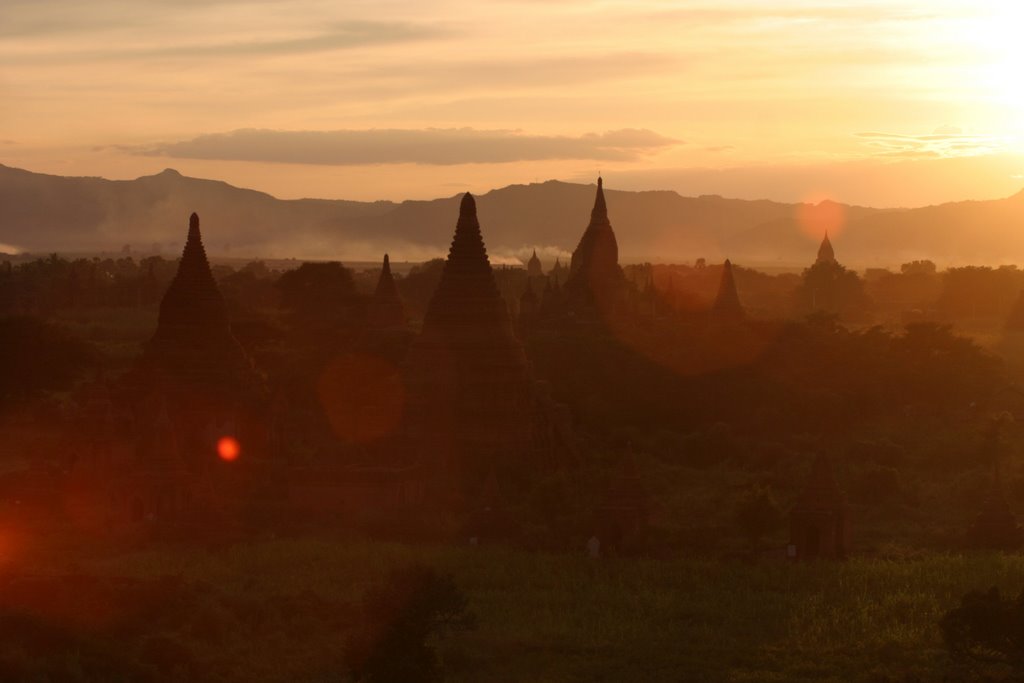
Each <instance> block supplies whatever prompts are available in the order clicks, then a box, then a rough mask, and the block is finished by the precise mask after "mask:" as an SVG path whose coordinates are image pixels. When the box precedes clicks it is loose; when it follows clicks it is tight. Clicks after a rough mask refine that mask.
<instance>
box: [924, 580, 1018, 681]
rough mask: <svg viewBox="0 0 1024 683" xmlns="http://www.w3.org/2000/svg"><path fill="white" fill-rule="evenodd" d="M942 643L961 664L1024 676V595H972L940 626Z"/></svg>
mask: <svg viewBox="0 0 1024 683" xmlns="http://www.w3.org/2000/svg"><path fill="white" fill-rule="evenodd" d="M939 628H940V629H941V630H942V639H943V641H944V642H945V644H946V649H947V650H948V651H949V654H950V656H951V657H952V658H953V659H954V661H956V662H958V663H972V664H999V665H1004V666H1006V667H1009V669H1010V670H1011V672H1012V673H1013V674H1014V675H1015V676H1019V675H1021V674H1024V592H1022V593H1021V594H1020V595H1018V596H1017V597H1016V598H1004V597H1003V596H1002V595H1000V593H999V589H998V588H995V587H992V588H990V589H989V590H988V591H987V592H986V591H971V592H970V593H968V594H967V595H965V596H964V597H963V598H962V599H961V600H960V606H959V607H956V608H954V609H951V610H950V611H949V612H946V614H945V615H944V616H943V617H942V620H941V621H940V622H939Z"/></svg>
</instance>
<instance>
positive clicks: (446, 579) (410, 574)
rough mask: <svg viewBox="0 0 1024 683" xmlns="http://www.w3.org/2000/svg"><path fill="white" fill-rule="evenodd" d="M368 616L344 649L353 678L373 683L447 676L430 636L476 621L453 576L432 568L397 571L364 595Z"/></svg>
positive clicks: (427, 682) (420, 682)
mask: <svg viewBox="0 0 1024 683" xmlns="http://www.w3.org/2000/svg"><path fill="white" fill-rule="evenodd" d="M363 619H364V623H363V628H362V630H361V631H360V632H359V633H358V634H356V635H355V636H353V637H352V638H351V639H350V640H349V642H348V644H347V647H346V648H345V663H346V665H347V666H348V667H349V669H350V670H351V672H352V675H353V678H355V679H356V680H358V681H367V682H368V683H433V682H435V681H441V680H444V675H443V671H442V668H441V662H440V660H439V659H438V657H437V653H436V652H435V651H434V649H433V648H432V647H430V646H429V645H427V639H428V638H430V637H432V636H443V635H444V634H445V633H447V632H450V631H456V630H465V629H469V628H473V627H474V626H475V617H474V616H473V615H472V614H470V613H469V612H468V611H467V600H466V596H465V595H464V594H463V593H462V591H460V590H459V589H458V587H457V586H456V585H455V581H454V580H453V579H452V577H450V576H441V575H438V574H437V573H436V572H434V570H433V569H430V568H427V567H412V568H410V569H405V570H402V571H399V572H396V573H394V574H392V576H391V578H390V579H389V580H388V581H387V582H386V583H385V584H384V585H382V586H379V587H377V588H375V589H372V590H370V591H369V592H368V593H367V594H366V596H365V597H364V598H363Z"/></svg>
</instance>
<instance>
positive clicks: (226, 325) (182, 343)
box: [140, 213, 262, 398]
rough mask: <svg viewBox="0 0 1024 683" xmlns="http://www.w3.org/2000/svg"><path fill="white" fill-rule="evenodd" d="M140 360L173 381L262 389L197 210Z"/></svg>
mask: <svg viewBox="0 0 1024 683" xmlns="http://www.w3.org/2000/svg"><path fill="white" fill-rule="evenodd" d="M140 363H141V366H142V367H143V368H150V369H151V370H157V371H158V373H159V374H160V375H162V376H163V377H164V378H165V379H167V380H170V381H173V382H175V383H182V382H184V383H193V384H195V383H198V384H203V385H205V386H206V387H208V388H210V389H212V390H216V391H221V392H224V393H228V394H231V393H232V392H234V395H236V396H237V397H238V398H241V396H240V395H239V392H238V390H239V389H241V388H242V387H245V388H248V389H253V390H254V391H256V392H257V393H258V392H259V391H261V389H260V387H261V386H262V380H260V379H259V378H258V375H257V373H256V372H255V370H254V369H253V366H252V362H251V360H249V358H248V356H247V355H246V354H245V351H244V350H243V349H242V347H241V345H240V344H239V343H238V340H236V339H235V336H234V334H232V332H231V323H230V321H229V319H228V311H227V306H226V305H225V304H224V298H223V297H222V296H221V293H220V290H219V289H218V288H217V282H216V280H214V278H213V272H212V271H211V270H210V263H209V261H208V260H207V258H206V250H205V249H204V248H203V239H202V234H201V233H200V231H199V216H198V215H196V214H194V213H193V214H192V215H191V216H190V217H189V223H188V238H187V239H186V241H185V248H184V250H183V251H182V254H181V261H180V262H179V263H178V270H177V272H176V273H175V275H174V279H172V280H171V283H170V285H169V286H168V287H167V291H166V292H165V293H164V296H163V299H161V301H160V315H159V318H158V320H157V329H156V332H155V333H154V334H153V337H152V339H150V340H149V342H148V343H147V344H146V346H145V350H144V353H143V356H142V359H140Z"/></svg>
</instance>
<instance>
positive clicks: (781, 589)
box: [0, 536, 1024, 682]
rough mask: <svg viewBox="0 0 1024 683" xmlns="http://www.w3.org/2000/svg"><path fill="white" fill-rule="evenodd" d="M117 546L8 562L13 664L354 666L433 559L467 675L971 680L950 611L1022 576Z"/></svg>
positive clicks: (876, 562)
mask: <svg viewBox="0 0 1024 683" xmlns="http://www.w3.org/2000/svg"><path fill="white" fill-rule="evenodd" d="M106 552H109V551H104V552H103V553H101V552H100V549H95V551H94V552H92V553H89V552H86V553H82V556H81V558H80V559H79V560H77V561H75V562H71V563H69V562H68V561H67V560H66V559H56V558H57V556H56V555H51V556H49V557H43V556H39V557H36V558H34V559H33V560H31V561H28V560H26V562H25V563H24V564H22V566H20V567H18V572H17V574H16V577H17V578H13V579H12V578H11V577H12V576H15V573H14V572H13V570H12V568H11V567H10V566H8V576H7V577H6V578H5V579H4V586H3V591H4V592H3V593H0V599H2V601H3V603H4V612H3V617H2V619H0V627H2V629H3V631H4V633H3V640H2V641H0V661H2V662H3V663H4V665H5V667H7V668H5V671H6V672H7V675H18V676H20V675H21V674H26V675H28V676H30V677H28V678H25V680H39V681H48V680H54V681H56V680H61V681H63V680H132V677H133V676H135V675H138V676H142V673H139V672H145V673H146V675H148V676H152V677H154V678H155V679H156V680H185V679H189V680H211V681H344V680H347V679H346V674H345V667H344V664H343V661H342V652H343V650H344V644H345V642H346V641H347V640H348V638H349V637H350V636H351V635H352V633H354V632H355V630H356V629H358V628H359V626H360V620H361V618H362V612H361V609H360V605H361V602H360V601H361V597H362V596H363V595H364V594H365V592H366V591H367V590H369V589H371V588H372V587H373V586H375V585H379V584H380V582H381V581H382V580H384V579H385V577H386V576H387V575H388V574H389V573H390V572H391V571H392V570H394V569H396V568H401V567H405V566H412V565H426V566H429V567H432V568H434V569H436V570H437V571H439V572H441V573H450V574H451V575H453V577H454V579H455V582H456V584H457V585H458V586H459V588H460V589H461V590H462V591H463V592H464V593H465V594H466V596H467V598H468V601H469V609H470V610H471V611H472V612H473V613H474V614H475V615H476V622H477V627H476V628H475V629H473V630H468V631H463V632H455V633H451V634H449V635H448V636H447V637H445V638H443V639H439V640H437V642H435V643H433V644H434V645H435V646H436V647H437V650H438V652H439V654H440V656H441V658H442V660H443V665H444V670H445V674H446V680H450V681H552V682H553V681H608V682H612V681H615V682H620V681H637V682H641V681H644V682H647V681H683V680H697V681H704V680H708V681H889V680H891V681H908V680H922V681H931V680H963V678H962V677H963V676H965V675H966V674H965V673H964V672H963V671H962V670H958V669H954V668H953V665H952V664H951V662H950V661H949V658H948V656H947V654H946V652H945V649H944V648H943V645H942V639H941V635H940V631H939V628H938V620H939V619H940V617H941V615H942V614H943V613H944V612H945V611H946V610H948V609H950V608H951V607H954V606H955V605H956V604H958V602H959V599H960V597H961V596H962V595H963V594H964V593H966V592H967V591H970V590H973V589H978V588H988V587H990V586H999V587H1000V588H1001V589H1002V590H1003V591H1004V592H1007V593H1010V594H1012V595H1016V594H1017V593H1018V592H1019V591H1020V588H1021V585H1022V582H1024V557H1020V556H1010V555H983V556H970V557H961V556H951V555H940V554H929V555H923V556H918V557H912V558H901V559H881V558H875V559H853V560H850V561H847V562H843V563H824V562H823V563H817V564H805V565H792V564H785V563H782V562H775V561H762V562H759V563H753V564H751V563H743V562H739V561H732V562H724V561H713V560H698V559H692V560H676V561H663V560H645V559H610V560H600V561H595V560H590V559H587V558H585V557H577V556H569V555H558V554H535V553H526V552H521V551H513V550H508V549H503V548H500V547H480V548H470V547H439V546H405V545H396V544H389V543H380V542H367V541H360V540H348V539H340V538H335V537H328V536H314V537H306V538H301V539H287V540H281V539H267V540H263V541H258V542H248V543H244V544H236V545H231V546H223V547H219V548H215V549H208V550H183V549H180V548H172V547H158V548H152V549H148V550H144V551H130V552H122V553H119V554H115V555H106ZM90 555H93V557H90ZM52 575H61V576H65V577H66V576H73V577H75V578H74V579H71V580H62V581H52V580H51V579H49V578H47V577H48V576H52ZM26 577H27V578H26ZM76 672H77V674H76ZM97 672H107V673H106V674H104V676H105V677H104V678H102V679H101V678H100V677H99V676H100V673H97ZM133 672H134V673H133ZM36 674H38V675H36ZM126 676H127V678H125V677H126ZM947 676H950V678H945V679H944V677H947ZM182 677H184V678H182ZM4 680H8V679H7V678H5V679H4Z"/></svg>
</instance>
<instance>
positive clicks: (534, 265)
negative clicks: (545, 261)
mask: <svg viewBox="0 0 1024 683" xmlns="http://www.w3.org/2000/svg"><path fill="white" fill-rule="evenodd" d="M526 275H527V277H541V276H542V275H544V269H543V267H542V266H541V263H540V259H539V258H537V250H536V249H534V250H533V256H531V257H530V260H529V261H527V262H526Z"/></svg>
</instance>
